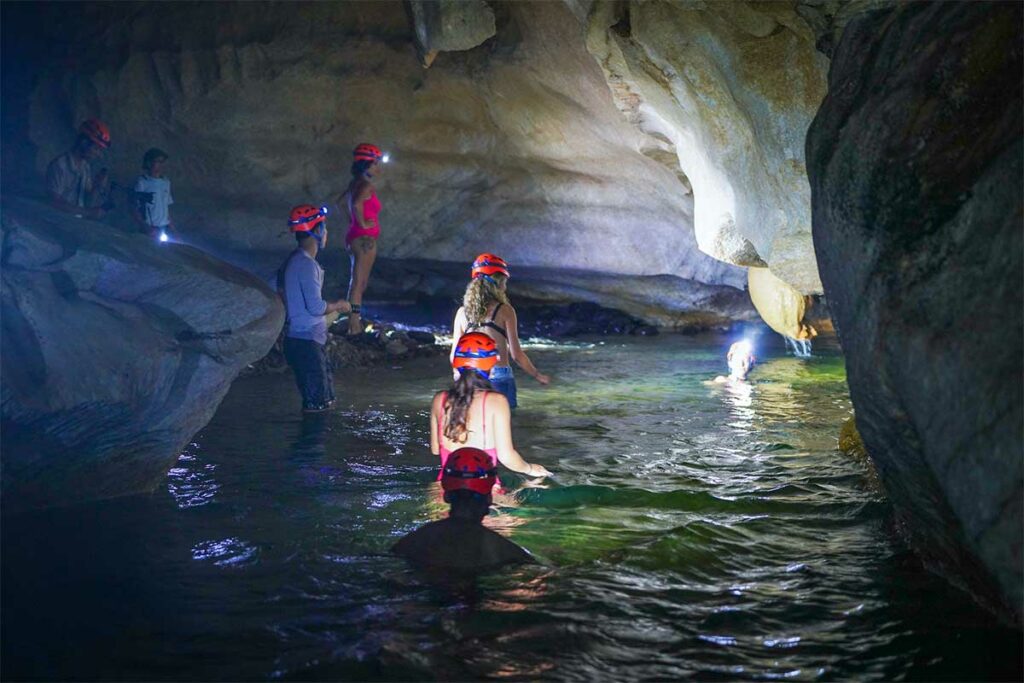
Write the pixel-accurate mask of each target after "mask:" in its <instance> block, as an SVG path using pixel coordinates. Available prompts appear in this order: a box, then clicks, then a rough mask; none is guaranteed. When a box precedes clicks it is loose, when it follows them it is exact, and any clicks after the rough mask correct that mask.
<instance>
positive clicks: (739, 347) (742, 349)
mask: <svg viewBox="0 0 1024 683" xmlns="http://www.w3.org/2000/svg"><path fill="white" fill-rule="evenodd" d="M725 359H726V362H728V363H729V376H728V377H725V376H723V375H719V376H718V377H715V379H714V381H715V382H716V383H719V384H720V383H722V382H745V381H746V380H747V375H748V374H750V370H751V369H752V368H753V367H754V363H756V362H757V358H755V357H754V347H753V346H752V345H751V343H750V342H749V341H747V340H746V339H743V340H741V341H738V342H736V343H735V344H733V345H732V346H730V347H729V353H727V354H726V356H725Z"/></svg>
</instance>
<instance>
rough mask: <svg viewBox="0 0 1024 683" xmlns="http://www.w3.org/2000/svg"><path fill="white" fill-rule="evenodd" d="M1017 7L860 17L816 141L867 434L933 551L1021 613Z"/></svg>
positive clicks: (815, 168) (982, 592)
mask: <svg viewBox="0 0 1024 683" xmlns="http://www.w3.org/2000/svg"><path fill="white" fill-rule="evenodd" d="M1022 15H1024V12H1022V5H1021V4H1019V3H968V2H963V3H960V2H957V3H908V4H905V5H901V6H900V7H899V8H898V9H896V10H895V11H891V12H878V13H874V14H870V15H867V16H864V17H860V18H858V19H855V20H854V21H852V22H851V23H850V24H849V25H848V26H847V28H846V31H845V32H844V34H843V37H842V40H841V41H840V43H839V45H838V47H837V50H836V54H835V61H834V62H833V64H832V71H831V74H830V79H829V94H828V96H827V97H826V98H825V101H824V103H823V104H822V107H821V111H820V112H819V113H818V116H817V118H816V119H815V121H814V124H813V125H812V126H811V129H810V133H809V135H808V139H807V159H808V168H809V171H810V179H811V188H812V201H813V218H814V242H815V246H816V250H817V255H818V266H819V272H820V273H821V276H822V281H823V283H824V286H825V294H826V295H827V297H828V302H829V306H830V308H831V311H832V314H833V320H834V321H835V323H836V327H837V331H838V332H839V336H840V340H841V342H842V347H843V351H844V352H845V354H846V361H847V371H848V378H849V384H850V392H851V395H852V398H853V403H854V406H855V408H856V410H857V425H858V427H859V428H860V431H861V434H862V436H863V437H864V443H865V444H866V446H867V449H868V452H869V453H870V454H871V455H872V457H873V458H874V460H875V462H876V463H877V465H878V470H879V473H880V475H881V478H882V480H883V481H884V482H885V485H886V488H887V489H888V491H889V494H890V497H891V499H892V501H893V504H894V505H895V506H896V509H897V511H898V512H899V513H900V515H901V517H902V519H903V521H904V523H905V526H906V529H907V530H908V532H909V534H910V536H911V539H912V541H913V542H914V545H915V547H916V549H917V550H918V551H919V552H920V553H921V554H922V555H923V557H924V558H925V559H926V560H927V561H928V562H929V563H930V564H931V566H933V567H936V568H938V569H939V570H940V571H942V572H943V573H945V574H946V575H947V576H948V577H950V578H951V579H953V580H954V581H956V582H957V583H959V584H960V585H963V586H965V587H967V588H968V589H969V590H971V591H972V592H973V593H974V594H975V595H976V596H978V597H979V598H980V599H982V600H984V601H986V602H987V603H988V604H990V605H999V604H1002V605H1003V606H1005V607H1006V609H1007V611H1011V612H1012V611H1015V612H1016V613H1017V615H1018V618H1019V614H1020V610H1021V604H1022V600H1024V595H1022V586H1024V572H1022V558H1024V539H1022V534H1024V520H1022V507H1024V504H1022V486H1024V472H1022V455H1021V448H1022V442H1024V433H1022V432H1024V426H1022V425H1024V388H1022V383H1021V378H1022V376H1024V367H1022V366H1024V362H1022V359H1024V341H1022V337H1024V321H1022V316H1024V299H1022V291H1021V282H1022V272H1024V271H1022V251H1024V236H1022V229H1021V225H1022V219H1024V218H1022V217H1024V189H1022V186H1021V182H1020V180H1021V177H1022V173H1024V168H1022V157H1024V120H1022V111H1021V98H1022V78H1021V60H1022V57H1024V49H1022V34H1021V23H1022V19H1024V16H1022Z"/></svg>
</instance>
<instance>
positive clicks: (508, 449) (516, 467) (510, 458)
mask: <svg viewBox="0 0 1024 683" xmlns="http://www.w3.org/2000/svg"><path fill="white" fill-rule="evenodd" d="M488 398H490V399H491V400H490V401H489V402H488V403H487V416H486V419H488V420H490V421H491V424H490V428H491V429H492V430H493V433H494V445H495V447H496V448H497V450H498V461H499V462H500V463H501V464H502V465H504V466H505V467H507V468H509V469H510V470H512V471H513V472H519V473H520V474H525V475H526V476H528V477H546V476H547V475H549V474H551V472H548V470H547V469H546V468H545V467H544V466H543V465H532V464H530V463H528V462H526V460H524V459H523V456H521V455H519V451H517V450H516V448H515V446H514V445H512V411H511V410H510V409H509V407H508V399H506V398H505V397H504V396H503V395H501V394H499V393H498V392H493V393H491V394H490V396H488Z"/></svg>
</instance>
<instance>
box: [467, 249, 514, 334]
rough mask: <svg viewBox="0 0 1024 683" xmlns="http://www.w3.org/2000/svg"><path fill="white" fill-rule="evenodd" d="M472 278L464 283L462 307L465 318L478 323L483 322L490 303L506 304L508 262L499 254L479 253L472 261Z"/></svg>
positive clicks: (475, 323)
mask: <svg viewBox="0 0 1024 683" xmlns="http://www.w3.org/2000/svg"><path fill="white" fill-rule="evenodd" d="M471 275H472V279H471V280H470V281H469V284H468V285H466V293H465V294H464V295H463V297H462V308H463V311H464V312H465V314H466V319H467V320H468V321H469V322H470V323H472V324H474V325H479V324H481V323H482V322H484V317H485V316H486V315H487V309H488V308H490V306H491V304H494V303H496V302H497V303H503V304H508V303H509V301H508V294H506V292H505V288H506V287H507V285H508V278H509V269H508V264H507V263H506V262H505V260H504V259H503V258H501V257H500V256H495V255H494V254H480V255H479V256H477V257H476V260H475V261H473V268H472V270H471Z"/></svg>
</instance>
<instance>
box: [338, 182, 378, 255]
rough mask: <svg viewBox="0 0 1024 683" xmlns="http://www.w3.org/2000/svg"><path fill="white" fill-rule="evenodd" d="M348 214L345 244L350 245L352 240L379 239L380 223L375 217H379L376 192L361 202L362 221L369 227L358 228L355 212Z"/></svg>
mask: <svg viewBox="0 0 1024 683" xmlns="http://www.w3.org/2000/svg"><path fill="white" fill-rule="evenodd" d="M350 208H351V207H350ZM350 213H351V214H352V216H351V220H350V222H349V224H348V233H347V234H346V235H345V244H351V243H352V241H353V240H357V239H359V238H360V237H372V238H373V239H377V238H378V237H380V222H379V221H378V220H377V216H379V215H380V199H378V198H377V193H376V192H373V193H371V194H370V196H369V197H368V198H367V199H366V201H364V202H363V221H364V222H365V223H366V224H367V225H369V226H371V227H369V228H363V227H360V226H359V221H358V220H356V212H355V210H354V209H353V210H351V211H350Z"/></svg>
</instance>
